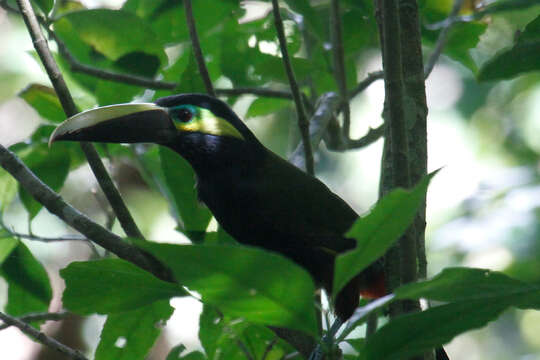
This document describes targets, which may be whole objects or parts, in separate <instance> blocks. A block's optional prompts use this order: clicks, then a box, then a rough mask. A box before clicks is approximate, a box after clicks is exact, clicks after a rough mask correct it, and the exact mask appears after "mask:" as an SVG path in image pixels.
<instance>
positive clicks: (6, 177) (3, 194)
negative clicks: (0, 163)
mask: <svg viewBox="0 0 540 360" xmlns="http://www.w3.org/2000/svg"><path fill="white" fill-rule="evenodd" d="M16 194H17V181H16V180H15V179H14V178H13V177H12V176H11V175H10V174H9V173H8V172H7V171H5V170H4V169H3V168H2V169H1V170H0V215H1V214H2V213H3V212H4V211H5V210H6V209H7V207H8V206H9V205H10V204H11V202H12V201H13V199H14V198H15V195H16Z"/></svg>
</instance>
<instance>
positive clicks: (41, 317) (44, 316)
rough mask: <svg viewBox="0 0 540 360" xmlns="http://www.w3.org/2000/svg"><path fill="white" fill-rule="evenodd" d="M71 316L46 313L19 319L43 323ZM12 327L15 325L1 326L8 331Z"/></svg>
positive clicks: (24, 316)
mask: <svg viewBox="0 0 540 360" xmlns="http://www.w3.org/2000/svg"><path fill="white" fill-rule="evenodd" d="M69 315H71V313H70V312H68V311H60V312H56V313H50V312H46V313H35V314H26V315H23V316H19V317H18V318H17V319H18V320H20V321H22V322H25V323H29V322H32V321H43V320H45V321H49V320H52V321H59V320H63V319H65V318H66V317H68V316H69ZM10 326H13V324H8V323H4V324H2V325H0V330H4V329H7V328H8V327H10Z"/></svg>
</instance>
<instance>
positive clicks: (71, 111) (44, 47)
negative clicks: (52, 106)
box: [17, 0, 143, 238]
mask: <svg viewBox="0 0 540 360" xmlns="http://www.w3.org/2000/svg"><path fill="white" fill-rule="evenodd" d="M17 4H18V5H19V9H20V10H21V14H22V17H23V19H24V22H25V24H26V27H27V29H28V32H29V34H30V37H31V38H32V41H33V43H34V48H35V49H36V52H37V53H38V55H39V58H40V59H41V62H42V63H43V66H44V67H45V71H46V72H47V75H48V76H49V79H50V81H51V83H52V85H53V87H54V89H55V91H56V94H57V96H58V99H59V100H60V104H61V105H62V108H63V109H64V112H65V113H66V115H67V116H73V115H75V114H76V113H77V112H78V110H77V107H76V106H75V103H74V102H73V98H72V97H71V93H70V92H69V89H68V88H67V85H66V82H65V81H64V77H63V76H62V73H61V72H60V69H59V68H58V65H57V64H56V61H55V60H54V57H53V56H52V54H51V51H50V49H49V46H48V44H47V40H45V38H44V37H43V33H42V32H41V29H40V27H39V22H38V20H37V18H36V15H35V13H34V10H33V9H32V5H31V4H30V0H17ZM81 148H82V150H83V152H84V154H85V156H86V159H87V160H88V164H89V165H90V168H91V169H92V171H93V172H94V175H95V176H96V179H97V180H98V183H99V185H100V186H101V188H102V189H103V192H104V194H105V196H106V197H107V199H108V200H109V202H110V204H111V206H112V208H113V210H114V212H115V213H116V215H117V216H118V220H119V221H120V224H121V225H122V228H123V229H124V231H125V232H126V234H127V235H128V236H131V237H138V238H143V236H142V234H141V232H140V230H139V228H138V227H137V225H136V224H135V221H134V220H133V218H132V217H131V214H130V213H129V210H128V209H127V207H126V205H125V203H124V201H123V200H122V197H121V196H120V193H119V192H118V190H117V189H116V187H115V186H114V184H113V182H112V180H111V178H110V176H109V174H108V173H107V171H106V170H105V166H103V162H102V161H101V159H100V158H99V155H98V153H97V151H96V149H95V148H94V147H93V146H92V144H90V143H81Z"/></svg>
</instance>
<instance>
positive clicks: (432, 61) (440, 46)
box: [424, 0, 463, 79]
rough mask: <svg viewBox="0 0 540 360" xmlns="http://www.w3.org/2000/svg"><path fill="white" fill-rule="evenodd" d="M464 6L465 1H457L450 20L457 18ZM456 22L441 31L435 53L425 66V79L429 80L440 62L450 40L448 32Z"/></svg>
mask: <svg viewBox="0 0 540 360" xmlns="http://www.w3.org/2000/svg"><path fill="white" fill-rule="evenodd" d="M462 4H463V0H455V1H454V5H453V7H452V11H451V12H450V15H448V19H453V18H455V17H456V16H457V14H458V13H459V10H460V9H461V5H462ZM454 24H455V22H453V21H450V22H448V23H447V24H446V26H444V27H443V28H442V29H441V32H440V33H439V37H438V38H437V43H436V44H435V49H433V53H431V55H430V56H429V58H428V61H427V63H426V65H425V66H424V78H426V79H427V78H428V76H429V74H431V71H432V70H433V68H434V67H435V64H436V63H437V60H439V57H440V56H441V54H442V51H443V49H444V46H445V45H446V40H447V38H448V32H449V31H450V28H451V27H452V25H454Z"/></svg>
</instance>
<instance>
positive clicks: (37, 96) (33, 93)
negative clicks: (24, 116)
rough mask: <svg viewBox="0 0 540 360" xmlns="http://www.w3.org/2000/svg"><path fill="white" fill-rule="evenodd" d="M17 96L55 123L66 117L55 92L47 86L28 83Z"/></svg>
mask: <svg viewBox="0 0 540 360" xmlns="http://www.w3.org/2000/svg"><path fill="white" fill-rule="evenodd" d="M19 96H20V97H21V98H23V99H24V101H26V102H27V103H28V104H29V105H30V106H32V107H33V108H34V109H35V110H36V111H37V112H38V114H39V115H40V116H41V117H42V118H44V119H47V120H49V121H52V122H55V123H59V122H62V121H64V120H65V119H66V114H65V113H64V110H62V106H61V105H60V100H58V96H56V92H55V91H54V89H53V88H51V87H49V86H44V85H40V84H30V85H28V86H27V87H26V88H25V89H24V90H23V91H21V92H20V93H19Z"/></svg>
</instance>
